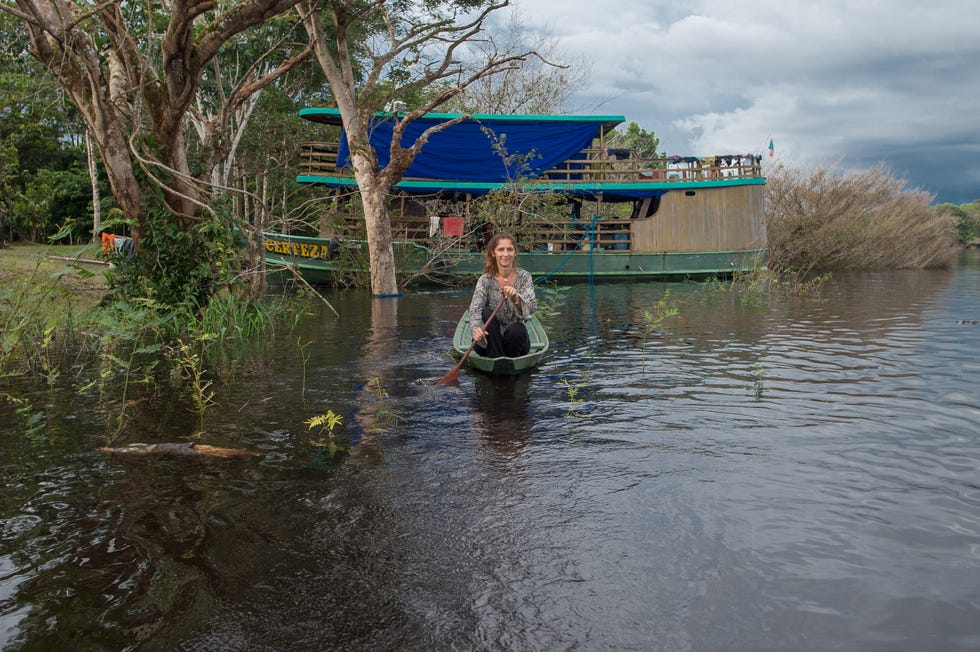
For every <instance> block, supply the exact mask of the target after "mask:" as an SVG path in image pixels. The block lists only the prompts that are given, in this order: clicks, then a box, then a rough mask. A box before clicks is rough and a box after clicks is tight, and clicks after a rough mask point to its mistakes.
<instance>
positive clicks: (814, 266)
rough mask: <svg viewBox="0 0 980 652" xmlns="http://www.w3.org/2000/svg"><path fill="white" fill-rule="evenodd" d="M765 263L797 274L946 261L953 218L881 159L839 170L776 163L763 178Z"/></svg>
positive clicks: (953, 248) (953, 243)
mask: <svg viewBox="0 0 980 652" xmlns="http://www.w3.org/2000/svg"><path fill="white" fill-rule="evenodd" d="M766 199H767V202H766V229H767V232H768V239H769V257H768V263H767V264H768V265H769V266H770V267H771V268H773V269H776V270H779V271H787V270H790V271H794V272H797V273H802V274H809V273H810V272H826V271H836V270H857V269H922V268H927V267H943V266H947V265H949V264H950V263H951V262H952V260H953V258H954V257H955V255H956V252H957V249H956V222H955V219H953V218H952V217H951V216H950V215H948V214H945V213H943V212H940V211H936V210H935V209H934V208H932V207H931V206H930V205H929V204H930V202H931V200H932V196H931V195H930V194H929V193H927V192H925V191H922V190H917V189H908V188H906V182H905V181H904V180H902V179H898V178H896V177H894V176H892V175H891V174H890V173H889V172H888V171H887V170H886V169H885V167H884V166H883V165H882V164H878V165H877V166H875V167H874V168H872V169H870V170H864V171H859V172H849V173H843V172H841V171H839V170H838V169H836V167H835V166H827V167H821V168H818V169H817V170H814V171H808V172H804V171H800V170H792V169H789V168H786V167H780V168H778V169H776V170H775V171H774V172H773V173H772V174H770V176H769V177H768V179H767V182H766Z"/></svg>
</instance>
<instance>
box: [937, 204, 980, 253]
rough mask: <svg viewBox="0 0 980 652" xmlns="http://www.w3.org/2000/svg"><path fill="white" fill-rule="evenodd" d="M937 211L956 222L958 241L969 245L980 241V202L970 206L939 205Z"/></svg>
mask: <svg viewBox="0 0 980 652" xmlns="http://www.w3.org/2000/svg"><path fill="white" fill-rule="evenodd" d="M936 211H937V212H938V213H939V214H940V215H948V216H950V217H951V218H952V219H954V220H956V233H957V241H958V242H959V243H960V244H969V243H971V242H974V241H975V240H978V239H980V200H977V201H973V202H970V203H969V204H960V205H959V206H956V205H955V204H939V205H938V206H936Z"/></svg>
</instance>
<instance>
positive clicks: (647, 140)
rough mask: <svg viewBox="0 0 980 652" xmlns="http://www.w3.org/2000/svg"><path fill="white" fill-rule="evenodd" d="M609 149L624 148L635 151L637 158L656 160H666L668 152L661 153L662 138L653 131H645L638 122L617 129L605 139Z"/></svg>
mask: <svg viewBox="0 0 980 652" xmlns="http://www.w3.org/2000/svg"><path fill="white" fill-rule="evenodd" d="M605 142H606V146H607V147H622V148H629V149H632V150H633V154H634V155H635V156H636V158H640V159H654V158H664V157H666V156H667V154H666V152H659V151H658V150H659V148H660V138H658V137H657V134H655V133H654V132H652V131H647V130H646V129H643V128H642V127H641V126H640V125H639V124H637V123H636V122H632V121H631V122H630V123H629V124H628V125H626V128H625V129H622V128H621V127H617V128H616V129H614V130H613V131H611V132H610V133H608V134H606V138H605Z"/></svg>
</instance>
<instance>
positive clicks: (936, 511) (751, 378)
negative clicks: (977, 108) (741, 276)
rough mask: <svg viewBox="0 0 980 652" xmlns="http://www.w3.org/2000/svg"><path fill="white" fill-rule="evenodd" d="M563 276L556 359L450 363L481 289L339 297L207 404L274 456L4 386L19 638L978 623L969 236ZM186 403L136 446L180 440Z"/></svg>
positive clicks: (514, 646)
mask: <svg viewBox="0 0 980 652" xmlns="http://www.w3.org/2000/svg"><path fill="white" fill-rule="evenodd" d="M665 289H669V290H670V300H671V302H672V303H673V304H675V305H676V306H677V307H678V309H679V311H680V314H679V316H678V317H676V318H674V319H672V320H670V321H668V322H667V323H666V325H665V326H664V327H663V328H662V329H659V330H656V331H653V332H652V333H645V331H644V328H643V326H644V317H643V312H644V311H645V310H650V309H651V308H652V307H653V306H654V304H655V303H656V302H657V300H658V299H660V298H662V296H663V293H664V290H665ZM544 294H545V293H544V292H542V296H544ZM558 295H559V297H560V302H559V303H557V304H555V305H556V314H555V316H553V317H552V318H551V319H550V321H549V322H548V323H549V332H550V334H551V337H552V352H551V355H550V356H549V358H548V359H547V360H546V362H545V364H544V365H543V366H542V367H540V368H539V369H537V370H535V371H534V372H532V373H531V374H529V375H526V376H522V377H519V378H516V379H495V378H489V377H484V376H480V375H476V374H474V373H472V372H468V371H464V372H463V373H462V374H461V375H460V386H459V387H458V388H447V387H434V386H433V385H432V384H433V383H434V382H435V381H436V380H438V379H439V378H440V377H441V376H442V375H443V374H444V373H446V372H447V371H448V370H449V369H450V368H451V367H452V364H453V363H452V361H450V360H449V358H448V357H447V356H446V350H447V349H448V347H449V344H450V337H451V334H452V329H453V327H454V324H455V320H456V317H457V316H458V315H459V314H460V312H461V311H462V310H463V308H464V307H465V306H466V304H467V302H468V299H469V296H468V293H466V292H418V291H417V292H413V293H411V294H408V295H407V296H405V297H404V298H402V299H399V300H397V301H391V300H387V301H372V300H370V299H369V298H368V297H367V295H365V294H362V293H358V292H337V293H334V294H331V295H329V297H328V298H329V299H330V300H331V302H332V303H333V304H334V305H335V307H336V308H337V309H338V311H339V312H340V314H341V317H340V318H339V319H338V318H335V317H333V316H332V314H331V313H330V312H329V311H327V310H326V309H323V310H320V309H319V308H317V309H316V312H315V314H312V315H310V316H308V317H307V318H305V319H304V320H303V321H302V323H301V325H300V327H299V329H298V331H297V332H294V333H282V335H281V337H280V339H279V340H278V341H277V342H276V343H275V344H276V346H275V347H274V350H275V352H276V353H275V354H274V356H273V358H274V359H273V362H272V364H271V366H270V367H269V368H263V369H259V370H256V371H254V372H252V373H249V374H246V375H245V376H244V377H242V378H241V379H240V380H238V381H236V383H235V384H234V386H233V387H230V388H228V389H226V390H223V391H222V392H221V393H220V394H219V400H220V403H219V404H218V405H216V406H215V407H214V408H212V409H211V410H210V411H209V412H208V414H207V415H206V418H205V423H204V433H203V435H201V440H202V441H204V442H205V443H209V444H212V445H219V446H233V447H240V448H247V449H250V450H257V451H261V452H263V453H264V456H263V457H262V458H261V459H258V460H249V461H215V462H201V461H196V460H183V459H173V458H155V457H144V458H138V459H122V458H120V457H107V456H106V455H104V454H102V453H99V452H98V451H97V448H98V447H99V446H101V445H104V443H105V437H106V432H107V426H106V423H105V420H104V415H103V414H102V413H101V412H100V411H99V409H97V406H95V405H94V401H92V400H89V399H86V398H85V397H84V396H79V395H77V393H76V392H74V390H72V388H70V387H68V386H66V387H65V388H63V389H59V388H54V389H50V390H49V389H45V390H44V391H43V392H42V391H39V390H32V391H33V392H34V393H33V394H32V398H33V400H34V402H35V403H36V404H38V405H44V406H46V409H47V418H48V421H49V428H48V433H49V436H48V440H47V441H44V442H36V441H32V440H30V439H28V438H26V437H25V436H24V435H23V432H22V427H21V426H20V425H19V421H18V418H17V415H16V414H15V412H14V409H13V407H11V406H9V405H6V404H4V405H0V423H2V425H0V454H2V458H0V480H2V486H0V648H3V649H48V648H54V647H57V646H59V644H62V642H63V641H66V640H72V641H74V642H75V643H76V645H77V647H78V649H124V648H139V649H146V650H217V649H221V650H284V649H294V650H323V649H343V650H549V651H550V650H571V649H576V650H664V651H671V652H673V651H683V650H718V651H740V650H744V651H746V652H749V651H751V652H760V651H767V650H772V651H774V652H775V651H784V650H813V651H823V650H844V651H852V650H853V651H855V652H857V651H861V652H864V651H868V650H872V651H873V650H882V651H884V650H889V651H896V650H901V651H904V650H907V651H910V652H911V651H920V650H946V651H956V650H976V649H980V472H978V468H980V398H978V396H980V392H978V391H977V381H978V379H980V356H978V351H980V325H971V324H969V320H976V319H978V318H980V259H978V257H977V255H976V252H968V253H967V254H965V255H964V258H963V260H962V261H961V264H960V265H959V266H958V267H957V268H956V269H954V270H950V271H925V272H890V273H870V274H854V275H837V276H835V278H834V279H833V280H832V281H831V282H830V283H829V284H828V286H826V287H825V288H823V289H822V290H821V291H820V292H819V293H818V294H816V295H814V296H808V297H802V298H799V297H792V298H780V299H777V298H770V299H768V300H764V299H762V298H755V299H752V298H751V297H742V298H741V299H737V298H733V297H731V296H729V295H726V294H725V293H719V292H716V291H711V289H710V287H709V286H706V285H704V284H693V283H692V284H684V283H678V284H649V283H647V284H622V285H597V286H595V287H589V286H586V285H582V286H574V287H572V288H569V289H566V290H563V291H561V292H559V293H558ZM963 320H966V321H967V323H966V324H962V323H957V322H960V321H963ZM297 338H299V340H300V341H302V342H309V344H308V345H306V346H305V347H304V348H303V349H302V351H301V350H299V349H297V346H296V342H297ZM304 358H306V359H305V361H304ZM304 369H305V372H304ZM25 391H27V390H25ZM186 407H187V406H186V403H185V402H182V401H181V399H180V398H179V397H167V398H166V399H164V400H162V401H160V402H159V404H156V405H154V406H153V409H150V410H146V411H145V412H144V413H143V414H141V415H140V416H139V417H138V418H137V419H136V420H135V421H134V422H133V423H132V424H131V425H130V427H129V428H128V429H127V431H126V433H125V434H124V435H123V440H121V441H120V442H118V443H119V444H124V443H129V442H136V441H145V442H165V441H184V440H186V439H187V438H188V437H189V436H190V435H191V434H192V433H194V432H195V431H196V430H197V427H198V425H197V423H196V418H195V417H194V416H193V415H191V414H190V413H189V412H187V410H186ZM328 409H332V410H334V411H335V412H338V413H340V414H342V415H343V417H344V422H343V425H342V426H341V427H340V428H339V429H338V433H339V438H340V440H341V441H342V442H344V443H349V444H350V447H349V450H348V451H347V452H346V453H344V454H341V455H337V456H330V455H329V454H328V453H327V452H326V451H325V450H324V449H323V448H319V447H316V446H313V445H311V443H310V439H311V436H312V435H311V433H310V431H309V430H308V429H307V427H306V425H305V423H304V421H305V420H306V419H308V418H309V417H311V416H314V415H316V414H319V413H322V412H325V411H326V410H328Z"/></svg>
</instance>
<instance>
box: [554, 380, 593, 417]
mask: <svg viewBox="0 0 980 652" xmlns="http://www.w3.org/2000/svg"><path fill="white" fill-rule="evenodd" d="M560 382H561V384H562V385H564V387H565V397H566V399H567V400H568V416H569V417H574V418H577V419H587V418H590V417H591V416H592V415H591V414H589V413H588V412H584V411H583V410H582V408H583V407H584V405H585V399H584V398H582V396H581V393H582V391H583V390H584V389H587V388H588V386H589V374H588V372H586V373H584V374H583V375H582V379H581V380H580V381H579V382H577V383H573V382H572V381H570V380H569V379H567V378H562V379H561V381H560Z"/></svg>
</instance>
